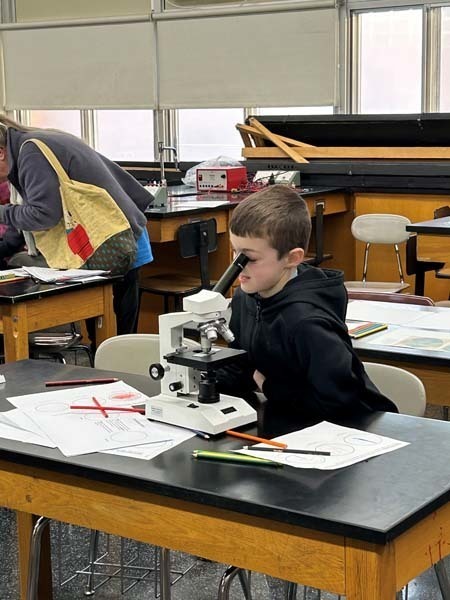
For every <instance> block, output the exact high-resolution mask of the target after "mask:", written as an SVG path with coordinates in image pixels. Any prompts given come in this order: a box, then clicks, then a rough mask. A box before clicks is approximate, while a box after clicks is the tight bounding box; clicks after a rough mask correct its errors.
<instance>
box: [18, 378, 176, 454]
mask: <svg viewBox="0 0 450 600" xmlns="http://www.w3.org/2000/svg"><path fill="white" fill-rule="evenodd" d="M92 397H95V398H96V399H97V400H98V401H99V403H100V404H104V405H109V406H111V405H113V406H114V405H115V406H130V405H131V404H141V403H143V402H144V401H145V400H146V399H147V396H145V394H141V392H139V391H138V390H135V389H134V388H132V387H131V386H128V385H127V384H126V383H124V382H122V381H121V382H115V383H112V384H106V385H97V386H87V387H85V386H82V387H78V388H74V389H67V390H55V391H52V392H42V393H38V394H29V395H26V396H15V397H12V398H8V400H9V402H11V404H13V406H15V407H17V408H19V409H21V411H23V412H24V413H25V414H26V415H28V416H29V417H30V418H31V419H32V420H33V421H34V422H35V423H36V425H38V427H40V428H41V429H42V430H43V431H44V433H45V435H47V436H48V437H49V438H50V440H51V441H52V442H54V443H55V444H56V446H57V447H58V448H59V449H60V450H61V452H62V453H63V454H64V455H65V456H76V455H79V454H88V453H90V452H99V451H102V450H113V449H116V448H124V447H128V446H137V445H142V444H149V443H154V442H162V441H167V440H169V439H172V438H171V437H170V436H171V435H172V434H169V435H168V434H167V433H165V432H163V431H162V428H161V424H156V423H154V422H151V421H149V420H148V419H146V418H145V417H144V415H141V414H138V413H125V412H124V413H118V412H114V413H112V412H110V413H109V414H108V418H105V417H104V416H103V415H102V413H101V412H100V411H98V410H72V409H71V408H70V406H71V405H76V404H78V405H80V404H81V405H91V404H92V405H94V403H93V402H92Z"/></svg>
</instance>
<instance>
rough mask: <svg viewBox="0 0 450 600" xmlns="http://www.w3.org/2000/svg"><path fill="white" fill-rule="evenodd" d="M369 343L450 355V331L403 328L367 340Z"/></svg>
mask: <svg viewBox="0 0 450 600" xmlns="http://www.w3.org/2000/svg"><path fill="white" fill-rule="evenodd" d="M367 343H368V344H377V345H382V346H395V347H399V348H416V349H418V350H439V351H440V352H448V353H450V333H449V332H448V331H442V332H441V331H433V330H431V329H413V328H407V327H402V328H401V329H396V330H394V331H390V332H389V333H385V334H383V335H381V334H380V335H378V336H377V337H376V339H370V340H367Z"/></svg>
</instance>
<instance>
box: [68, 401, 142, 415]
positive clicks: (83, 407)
mask: <svg viewBox="0 0 450 600" xmlns="http://www.w3.org/2000/svg"><path fill="white" fill-rule="evenodd" d="M69 408H74V409H81V410H102V409H103V410H117V411H120V412H137V413H141V415H144V414H145V408H135V407H133V406H88V405H81V404H72V405H71V406H70V407H69Z"/></svg>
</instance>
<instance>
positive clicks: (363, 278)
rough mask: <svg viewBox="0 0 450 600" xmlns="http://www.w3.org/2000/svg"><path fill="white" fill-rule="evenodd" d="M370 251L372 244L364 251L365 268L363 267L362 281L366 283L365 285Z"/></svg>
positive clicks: (367, 245) (368, 244)
mask: <svg viewBox="0 0 450 600" xmlns="http://www.w3.org/2000/svg"><path fill="white" fill-rule="evenodd" d="M369 249H370V243H369V242H367V244H366V248H365V250H364V266H363V276H362V280H363V281H364V283H365V281H366V278H367V264H368V262H369Z"/></svg>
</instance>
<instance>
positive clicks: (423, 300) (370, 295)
mask: <svg viewBox="0 0 450 600" xmlns="http://www.w3.org/2000/svg"><path fill="white" fill-rule="evenodd" d="M348 298H349V300H375V301H377V302H396V303H398V304H420V305H421V306H434V302H433V300H432V299H431V298H427V297H426V296H416V295H415V294H389V293H384V292H379V293H377V292H363V291H355V292H353V291H349V292H348Z"/></svg>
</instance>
